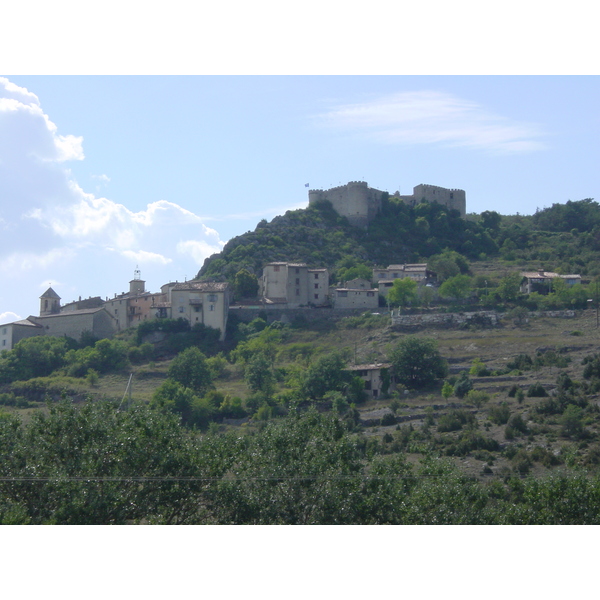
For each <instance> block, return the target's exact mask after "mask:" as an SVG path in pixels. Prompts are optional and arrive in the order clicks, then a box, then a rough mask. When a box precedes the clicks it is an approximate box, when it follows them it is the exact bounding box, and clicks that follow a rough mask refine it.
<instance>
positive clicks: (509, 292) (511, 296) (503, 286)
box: [496, 273, 521, 302]
mask: <svg viewBox="0 0 600 600" xmlns="http://www.w3.org/2000/svg"><path fill="white" fill-rule="evenodd" d="M520 287H521V275H519V273H509V274H508V275H505V276H504V277H503V278H502V279H501V280H500V283H499V284H498V287H497V288H496V293H497V294H498V295H499V296H500V298H502V300H505V301H506V302H514V301H515V300H516V299H517V297H518V296H519V289H520Z"/></svg>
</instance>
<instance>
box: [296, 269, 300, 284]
mask: <svg viewBox="0 0 600 600" xmlns="http://www.w3.org/2000/svg"><path fill="white" fill-rule="evenodd" d="M296 273H300V269H298V268H296ZM296 281H298V280H297V279H296Z"/></svg>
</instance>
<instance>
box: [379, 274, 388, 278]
mask: <svg viewBox="0 0 600 600" xmlns="http://www.w3.org/2000/svg"><path fill="white" fill-rule="evenodd" d="M386 276H387V274H386V273H379V279H385V278H386Z"/></svg>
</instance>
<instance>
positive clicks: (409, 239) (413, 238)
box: [198, 199, 497, 283]
mask: <svg viewBox="0 0 600 600" xmlns="http://www.w3.org/2000/svg"><path fill="white" fill-rule="evenodd" d="M445 249H450V250H455V251H457V252H459V253H461V254H463V255H465V256H467V257H469V258H477V257H478V256H480V255H481V254H482V253H483V254H486V255H487V254H491V253H494V252H496V251H497V247H496V245H495V243H494V241H493V240H492V238H491V237H490V235H489V233H488V232H487V231H486V230H485V229H484V227H483V226H482V225H480V224H479V223H475V222H473V221H468V220H465V219H461V218H460V215H459V213H458V211H453V210H449V209H447V208H446V207H444V206H441V205H439V204H420V205H418V206H416V207H414V208H413V207H410V206H407V205H405V204H403V203H401V202H397V201H394V200H393V199H386V200H384V202H383V207H382V211H381V213H380V214H379V215H378V216H377V217H376V218H375V220H374V221H373V222H372V223H371V224H370V225H369V228H368V229H367V230H363V229H360V228H357V227H353V226H351V225H350V224H349V223H348V221H347V219H346V218H344V217H340V216H339V215H338V214H337V213H336V212H335V210H334V209H333V208H332V206H331V203H330V202H327V201H321V202H318V203H315V204H314V205H311V206H309V207H308V208H306V209H300V210H295V211H288V212H287V213H286V214H285V215H283V216H280V217H275V218H274V219H273V220H272V221H271V222H270V223H267V222H266V221H261V222H260V223H259V224H258V226H257V227H256V229H255V230H254V231H252V232H248V233H245V234H244V235H241V236H238V237H235V238H233V239H232V240H230V241H229V242H228V243H227V244H226V245H225V247H224V248H223V251H222V252H221V253H219V254H215V255H213V256H211V257H210V258H209V259H207V260H206V261H205V264H204V266H203V267H202V269H201V270H200V271H199V273H198V277H200V278H202V277H222V278H225V279H227V280H230V281H231V282H232V283H233V282H234V278H235V276H236V274H237V273H238V272H239V271H241V270H242V269H246V270H247V271H250V272H251V273H254V274H255V275H260V273H261V272H262V268H263V266H264V265H265V264H266V263H268V262H273V261H289V262H304V263H307V264H308V265H310V266H325V267H327V268H329V269H330V270H332V271H333V278H334V281H337V280H338V279H345V280H348V279H351V278H353V276H361V275H362V276H365V275H369V276H370V275H371V271H370V269H371V267H372V265H373V264H379V265H385V266H387V265H388V264H391V263H402V262H416V261H417V260H419V259H420V258H421V257H429V256H432V255H434V254H438V253H441V252H442V251H443V250H445ZM360 267H362V271H360V270H358V271H357V272H356V273H348V272H347V270H348V269H349V268H356V269H360ZM342 269H344V271H342ZM336 271H338V272H336Z"/></svg>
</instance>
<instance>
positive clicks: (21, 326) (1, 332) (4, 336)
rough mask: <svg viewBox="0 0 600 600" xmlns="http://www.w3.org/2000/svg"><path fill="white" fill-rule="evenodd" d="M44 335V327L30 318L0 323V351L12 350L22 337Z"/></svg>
mask: <svg viewBox="0 0 600 600" xmlns="http://www.w3.org/2000/svg"><path fill="white" fill-rule="evenodd" d="M35 335H44V328H43V327H42V326H41V325H38V324H37V323H34V322H33V321H31V320H30V319H22V320H21V321H14V322H13V323H5V324H4V325H0V352H1V351H2V350H12V349H13V348H14V347H15V345H16V344H18V343H19V342H20V341H21V340H22V339H25V338H28V337H33V336H35Z"/></svg>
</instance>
